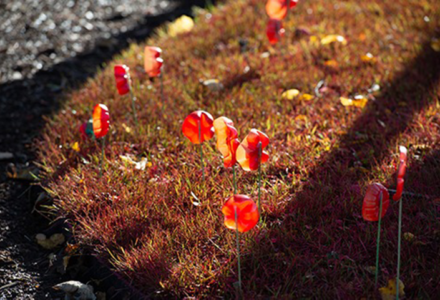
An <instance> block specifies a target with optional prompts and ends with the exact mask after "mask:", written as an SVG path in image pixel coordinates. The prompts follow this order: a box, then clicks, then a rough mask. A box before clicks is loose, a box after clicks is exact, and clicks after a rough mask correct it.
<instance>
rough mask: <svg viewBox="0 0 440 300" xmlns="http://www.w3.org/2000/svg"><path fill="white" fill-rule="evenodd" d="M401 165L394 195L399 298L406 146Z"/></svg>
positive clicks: (400, 156)
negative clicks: (397, 219)
mask: <svg viewBox="0 0 440 300" xmlns="http://www.w3.org/2000/svg"><path fill="white" fill-rule="evenodd" d="M399 150H400V155H399V161H400V162H399V167H398V169H397V187H396V193H395V194H394V196H393V200H394V201H399V225H398V234H397V275H396V299H397V300H398V299H399V281H400V247H401V242H402V193H403V185H404V182H405V181H404V179H403V177H404V176H405V173H406V161H407V154H408V150H407V149H406V148H405V147H404V146H400V147H399Z"/></svg>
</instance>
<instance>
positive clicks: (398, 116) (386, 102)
mask: <svg viewBox="0 0 440 300" xmlns="http://www.w3.org/2000/svg"><path fill="white" fill-rule="evenodd" d="M439 83H440V54H439V53H436V52H434V51H433V50H432V49H431V48H430V46H429V43H428V42H426V43H424V44H423V47H422V51H421V52H420V54H419V55H418V56H417V57H416V58H415V59H414V60H412V61H411V62H410V63H409V64H408V65H407V66H406V68H405V70H404V71H403V72H402V73H401V74H399V75H397V77H396V78H395V79H394V80H393V81H392V82H391V83H390V84H389V85H388V86H387V87H386V88H385V89H384V90H383V91H382V94H381V95H380V96H379V97H378V98H377V99H376V100H375V101H374V102H371V101H370V103H369V104H368V105H367V107H366V109H365V112H364V113H363V114H362V115H361V116H360V117H359V118H358V119H357V120H356V121H355V122H354V123H353V125H352V126H351V127H350V129H349V130H348V132H347V133H346V134H345V135H344V136H342V137H341V139H340V144H339V147H337V149H335V150H333V151H332V152H331V153H329V154H328V155H326V156H325V157H324V159H323V160H322V161H321V162H320V163H319V164H318V166H317V167H316V168H315V169H314V170H312V171H311V172H310V173H309V180H308V181H309V182H310V184H309V185H307V184H306V186H305V187H304V191H302V192H300V194H299V195H298V196H297V198H298V199H302V198H304V196H306V195H307V198H308V200H307V202H308V203H310V201H309V200H310V199H309V198H310V196H311V195H310V192H311V191H312V190H315V187H314V185H316V184H317V183H319V185H321V186H331V188H332V192H333V193H336V195H339V196H340V195H342V194H343V191H342V190H341V189H342V188H343V187H344V186H347V185H345V184H342V183H341V182H340V183H339V184H338V185H337V186H334V183H335V176H342V177H345V176H344V175H345V174H346V173H345V172H346V170H348V169H349V168H350V167H353V166H355V165H356V164H359V163H361V162H362V166H363V168H364V170H365V169H366V170H371V168H372V167H373V166H374V165H376V163H377V162H378V161H382V160H383V159H384V157H385V156H386V155H389V154H390V153H391V152H394V149H393V150H390V149H389V147H390V145H392V144H393V143H394V142H395V140H396V139H397V138H398V135H399V134H401V133H403V132H404V131H405V130H406V129H407V128H408V125H409V123H410V122H411V120H412V119H413V117H414V115H415V114H417V113H418V112H420V111H421V110H422V109H423V108H424V107H426V106H428V105H429V104H430V103H432V102H433V101H435V98H436V97H438V96H439V95H435V94H434V91H435V87H436V86H438V84H439ZM381 123H382V124H381ZM348 149H350V151H348ZM347 152H351V153H347ZM366 173H367V172H355V173H350V181H351V184H353V183H357V182H358V181H359V180H361V179H363V178H364V177H365V174H366ZM336 182H337V181H336ZM314 193H315V196H323V195H322V190H316V191H315V192H314ZM315 199H319V197H315ZM304 200H305V199H304ZM312 202H313V201H312ZM314 204H317V203H314Z"/></svg>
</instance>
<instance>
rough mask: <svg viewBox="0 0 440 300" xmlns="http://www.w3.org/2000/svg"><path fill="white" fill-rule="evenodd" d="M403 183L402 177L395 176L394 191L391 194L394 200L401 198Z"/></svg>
mask: <svg viewBox="0 0 440 300" xmlns="http://www.w3.org/2000/svg"><path fill="white" fill-rule="evenodd" d="M404 183H405V180H404V179H403V178H397V188H396V193H395V194H394V195H393V200H394V201H399V200H400V198H402V193H403V186H404Z"/></svg>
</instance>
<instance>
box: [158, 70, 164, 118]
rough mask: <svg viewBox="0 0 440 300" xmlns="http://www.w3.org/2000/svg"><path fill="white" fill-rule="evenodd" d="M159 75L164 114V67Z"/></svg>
mask: <svg viewBox="0 0 440 300" xmlns="http://www.w3.org/2000/svg"><path fill="white" fill-rule="evenodd" d="M159 77H160V101H161V103H162V114H163V112H164V109H165V99H164V97H163V69H162V71H161V74H160V75H159Z"/></svg>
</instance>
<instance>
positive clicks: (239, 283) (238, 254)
mask: <svg viewBox="0 0 440 300" xmlns="http://www.w3.org/2000/svg"><path fill="white" fill-rule="evenodd" d="M234 213H235V233H236V237H237V259H238V289H239V293H240V295H241V261H240V235H239V232H238V215H237V207H234Z"/></svg>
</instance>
